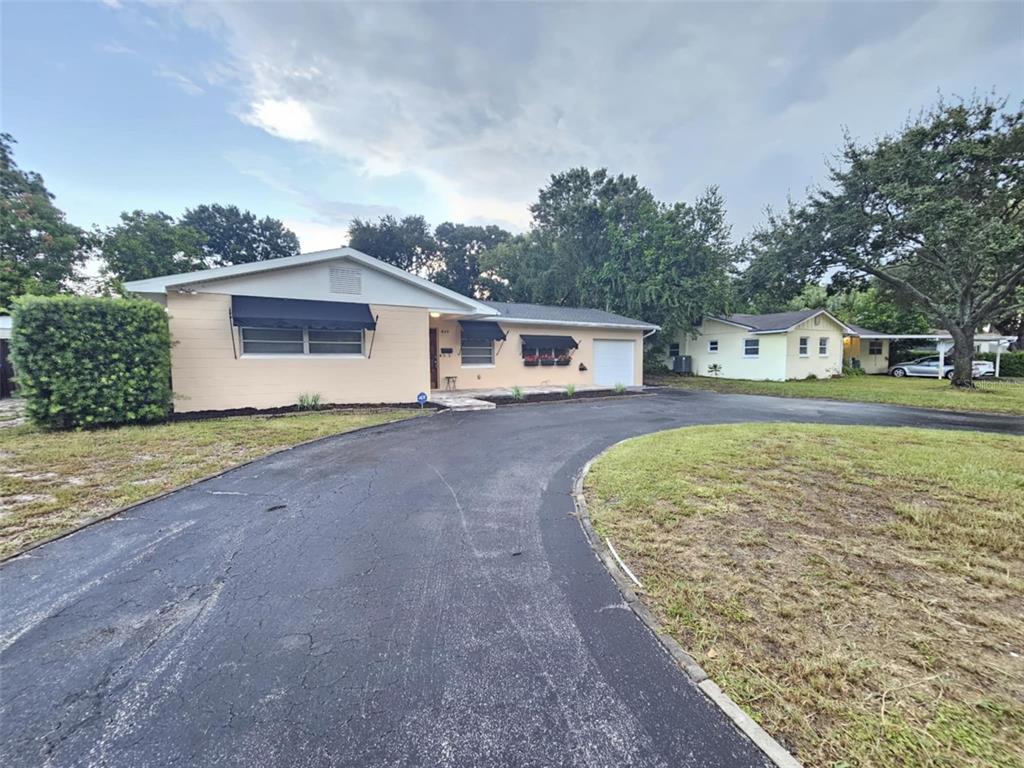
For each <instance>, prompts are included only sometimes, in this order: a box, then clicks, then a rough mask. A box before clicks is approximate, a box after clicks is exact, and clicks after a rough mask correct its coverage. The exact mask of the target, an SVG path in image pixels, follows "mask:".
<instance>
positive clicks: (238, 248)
mask: <svg viewBox="0 0 1024 768" xmlns="http://www.w3.org/2000/svg"><path fill="white" fill-rule="evenodd" d="M180 223H181V224H183V225H184V226H186V227H191V228H192V229H194V230H196V231H198V232H202V233H203V235H205V236H206V242H205V243H204V244H203V252H204V253H205V254H206V261H207V264H208V266H213V267H222V266H226V265H228V264H248V263H250V262H253V261H265V260H266V259H277V258H281V257H282V256H294V255H296V254H297V253H298V252H299V238H298V237H296V235H295V233H294V232H292V231H291V230H290V229H288V228H287V227H285V226H284V224H282V223H281V221H279V220H278V219H274V218H271V217H270V216H265V217H264V218H262V219H258V218H256V216H255V215H254V214H253V213H251V212H249V211H242V210H239V208H238V206H235V205H217V204H213V205H198V206H196V207H195V208H190V209H188V210H186V211H185V215H184V216H182V217H181V222H180Z"/></svg>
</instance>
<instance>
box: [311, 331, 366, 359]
mask: <svg viewBox="0 0 1024 768" xmlns="http://www.w3.org/2000/svg"><path fill="white" fill-rule="evenodd" d="M306 341H307V345H306V348H307V350H308V352H309V354H311V355H361V354H363V332H362V331H314V330H312V329H311V330H308V331H306Z"/></svg>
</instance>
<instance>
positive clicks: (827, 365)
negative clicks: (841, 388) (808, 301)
mask: <svg viewBox="0 0 1024 768" xmlns="http://www.w3.org/2000/svg"><path fill="white" fill-rule="evenodd" d="M815 321H817V323H815ZM801 336H806V337H808V342H809V343H808V349H807V356H806V357H801V356H800V337H801ZM785 337H786V378H787V379H806V378H807V377H808V376H816V377H817V378H819V379H825V378H829V377H831V376H838V375H839V374H841V373H842V372H843V328H842V326H841V325H839V324H838V323H836V322H835V321H834V320H832V319H831V318H829V317H827V316H826V315H817V316H816V317H811V318H808V319H807V320H804V321H803V322H802V323H800V324H799V325H797V326H796V327H794V328H792V329H791V330H790V331H788V332H787V333H786V334H785ZM821 338H827V339H828V354H827V355H825V356H824V357H823V356H821V355H819V354H818V341H819V339H821Z"/></svg>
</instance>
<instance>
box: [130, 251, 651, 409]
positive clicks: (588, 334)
mask: <svg viewBox="0 0 1024 768" xmlns="http://www.w3.org/2000/svg"><path fill="white" fill-rule="evenodd" d="M125 288H126V289H127V290H129V291H131V292H133V293H136V294H138V295H140V296H142V297H144V298H148V299H151V300H153V301H157V302H159V303H160V304H162V305H164V306H165V307H166V309H167V313H168V316H169V321H170V332H171V338H172V342H173V346H172V349H171V379H172V386H173V389H174V395H175V405H174V407H175V410H176V411H178V412H188V411H205V410H229V409H236V408H273V407H279V406H286V405H291V404H294V403H295V402H296V400H297V397H298V395H299V394H300V393H303V392H315V393H317V394H319V395H320V396H321V398H322V400H323V401H324V402H331V403H405V402H415V400H416V398H417V395H418V394H419V393H420V392H429V391H430V390H431V389H438V388H441V387H444V386H446V385H447V386H448V387H450V388H458V389H473V388H491V387H510V386H531V385H547V384H551V385H566V384H573V385H575V386H577V387H587V386H608V387H612V386H616V385H623V386H639V385H641V384H642V375H643V339H644V337H645V336H646V335H649V334H651V333H653V332H654V331H656V330H657V326H655V325H652V324H650V323H645V322H642V321H640V320H633V319H630V318H628V317H622V316H620V315H616V314H612V313H610V312H604V311H601V310H595V309H573V308H566V307H549V306H540V305H534V304H502V303H495V302H487V301H479V300H477V299H473V298H470V297H468V296H463V295H461V294H459V293H456V292H454V291H451V290H448V289H447V288H443V287H441V286H439V285H436V284H434V283H432V282H430V281H428V280H425V279H423V278H421V277H418V276H416V275H413V274H410V273H409V272H405V271H403V270H401V269H398V268H397V267H394V266H392V265H390V264H387V263H385V262H382V261H379V260H378V259H375V258H372V257H371V256H367V255H366V254H364V253H360V252H359V251H356V250H354V249H352V248H338V249H334V250H328V251H319V252H316V253H308V254H302V255H299V256H289V257H285V258H280V259H272V260H267V261H260V262H255V263H251V264H238V265H233V266H228V267H219V268H215V269H207V270H202V271H198V272H189V273H185V274H178V275H167V276H164V277H157V278H152V279H148V280H137V281H133V282H129V283H126V284H125Z"/></svg>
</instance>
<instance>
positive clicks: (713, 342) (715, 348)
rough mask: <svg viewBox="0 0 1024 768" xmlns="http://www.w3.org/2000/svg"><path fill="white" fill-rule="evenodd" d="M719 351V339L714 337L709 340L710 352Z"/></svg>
mask: <svg viewBox="0 0 1024 768" xmlns="http://www.w3.org/2000/svg"><path fill="white" fill-rule="evenodd" d="M717 351H718V339H712V340H711V341H709V342H708V352H717Z"/></svg>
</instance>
